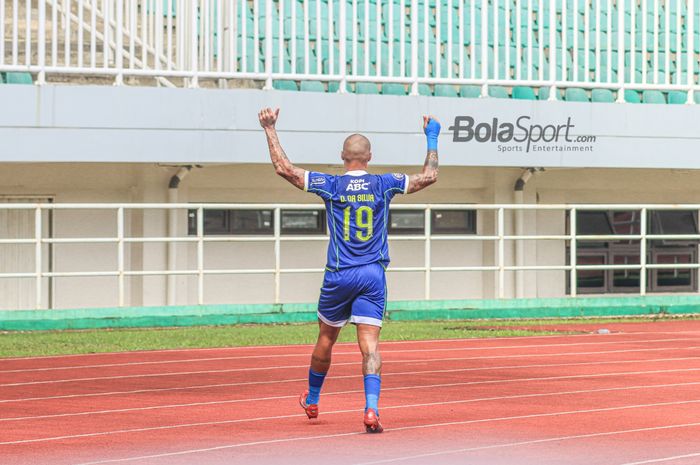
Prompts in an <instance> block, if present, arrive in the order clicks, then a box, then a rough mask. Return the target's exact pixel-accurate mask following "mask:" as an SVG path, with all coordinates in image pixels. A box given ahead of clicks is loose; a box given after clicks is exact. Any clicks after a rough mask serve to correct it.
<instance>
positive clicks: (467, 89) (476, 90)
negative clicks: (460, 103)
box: [459, 86, 481, 98]
mask: <svg viewBox="0 0 700 465" xmlns="http://www.w3.org/2000/svg"><path fill="white" fill-rule="evenodd" d="M459 96H460V97H464V98H479V97H481V87H479V86H460V87H459Z"/></svg>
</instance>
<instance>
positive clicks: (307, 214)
mask: <svg viewBox="0 0 700 465" xmlns="http://www.w3.org/2000/svg"><path fill="white" fill-rule="evenodd" d="M280 215H281V218H280V219H281V223H282V224H281V232H282V234H325V233H326V216H325V214H324V213H323V212H322V211H320V210H282V211H281V213H280Z"/></svg>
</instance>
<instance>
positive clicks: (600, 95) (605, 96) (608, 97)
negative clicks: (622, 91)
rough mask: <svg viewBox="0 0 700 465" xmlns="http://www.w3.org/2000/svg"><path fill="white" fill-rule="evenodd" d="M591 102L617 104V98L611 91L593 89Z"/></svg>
mask: <svg viewBox="0 0 700 465" xmlns="http://www.w3.org/2000/svg"><path fill="white" fill-rule="evenodd" d="M591 101H592V102H595V103H615V96H614V95H613V93H612V91H611V90H610V89H593V90H592V91H591Z"/></svg>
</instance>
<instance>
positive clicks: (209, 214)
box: [187, 209, 274, 236]
mask: <svg viewBox="0 0 700 465" xmlns="http://www.w3.org/2000/svg"><path fill="white" fill-rule="evenodd" d="M187 229H188V234H190V235H192V236H194V235H196V234H197V210H190V211H189V213H188V228H187ZM273 233H274V224H273V215H272V210H209V209H207V210H204V235H205V236H229V235H248V234H251V235H267V234H273Z"/></svg>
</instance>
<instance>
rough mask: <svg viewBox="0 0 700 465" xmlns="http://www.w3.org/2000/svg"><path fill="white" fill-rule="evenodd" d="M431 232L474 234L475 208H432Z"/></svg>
mask: <svg viewBox="0 0 700 465" xmlns="http://www.w3.org/2000/svg"><path fill="white" fill-rule="evenodd" d="M432 233H433V234H476V210H433V214H432Z"/></svg>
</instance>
